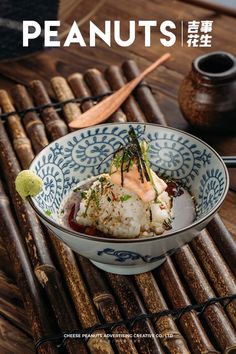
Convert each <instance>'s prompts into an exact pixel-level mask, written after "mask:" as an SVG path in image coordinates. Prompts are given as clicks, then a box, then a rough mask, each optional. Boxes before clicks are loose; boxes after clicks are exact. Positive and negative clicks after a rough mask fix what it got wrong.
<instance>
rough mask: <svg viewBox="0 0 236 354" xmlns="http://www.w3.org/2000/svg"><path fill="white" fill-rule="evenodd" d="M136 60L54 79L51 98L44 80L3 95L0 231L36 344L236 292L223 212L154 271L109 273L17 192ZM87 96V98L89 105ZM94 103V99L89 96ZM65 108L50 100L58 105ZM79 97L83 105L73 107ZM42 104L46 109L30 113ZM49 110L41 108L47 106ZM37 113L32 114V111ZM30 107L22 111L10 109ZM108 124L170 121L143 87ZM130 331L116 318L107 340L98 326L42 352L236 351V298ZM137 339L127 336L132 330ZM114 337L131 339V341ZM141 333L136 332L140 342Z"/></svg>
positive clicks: (143, 322)
mask: <svg viewBox="0 0 236 354" xmlns="http://www.w3.org/2000/svg"><path fill="white" fill-rule="evenodd" d="M138 73H139V70H138V68H137V66H136V64H135V62H134V61H127V62H124V63H123V65H122V67H118V66H111V67H109V68H108V69H107V70H106V71H105V73H104V74H103V73H101V72H100V71H98V70H97V69H90V70H88V71H87V72H86V73H85V74H84V75H82V74H79V73H75V74H73V75H71V76H70V77H68V78H63V77H54V78H52V79H51V86H52V89H53V92H54V97H49V95H48V93H47V91H46V89H45V86H44V83H43V82H41V81H38V80H35V81H32V82H30V83H29V85H28V87H27V88H26V87H24V86H22V85H16V86H15V87H14V89H13V90H12V91H11V92H6V91H4V90H0V107H1V110H2V113H6V115H5V118H6V119H5V122H4V123H3V122H0V177H1V180H0V235H1V244H4V246H5V247H6V249H7V253H8V256H9V258H10V261H11V264H12V266H13V271H14V274H15V277H16V280H17V283H18V286H19V288H20V290H21V292H22V297H23V301H24V305H25V309H26V312H27V315H28V319H29V323H30V326H31V330H32V334H33V337H34V340H35V342H37V341H38V340H40V339H41V338H42V337H45V336H48V335H49V336H53V335H55V334H58V333H60V332H68V331H72V330H74V329H81V328H83V329H86V328H88V327H93V326H96V325H98V324H99V323H110V322H119V321H121V320H122V319H123V320H127V319H130V318H134V317H135V316H137V315H142V314H145V313H148V314H153V313H157V312H160V311H163V310H167V309H176V308H181V307H186V306H189V305H191V304H196V303H204V302H206V301H208V300H209V299H212V298H215V297H224V296H228V295H232V294H236V279H235V275H236V269H235V263H236V246H235V243H234V242H233V240H232V238H231V235H230V234H229V232H228V230H227V229H226V227H225V226H224V224H223V222H222V220H221V219H220V217H219V216H218V215H217V216H216V217H215V218H214V219H213V221H212V222H211V223H210V224H209V227H208V228H207V230H204V231H203V232H202V233H201V234H200V235H199V236H198V237H197V238H195V239H194V240H193V241H192V242H191V243H190V244H188V245H185V246H184V247H182V248H181V249H179V250H178V251H177V252H176V253H175V254H174V255H173V256H172V257H167V260H166V262H165V263H164V264H163V265H161V267H159V268H158V269H156V270H155V271H153V272H149V273H144V274H140V275H136V276H122V275H114V274H110V273H105V272H102V271H100V270H99V269H97V268H95V267H94V266H93V265H92V264H91V263H90V262H89V261H88V260H87V259H84V258H82V257H81V256H79V255H77V254H74V253H73V252H72V251H71V250H70V249H69V248H68V247H67V246H65V245H64V244H62V243H61V242H60V241H59V240H58V239H57V238H55V237H54V235H53V234H51V233H50V232H48V231H47V230H45V228H44V227H43V226H42V225H40V223H39V222H38V220H37V218H36V216H35V214H34V212H33V211H32V209H31V208H30V206H29V205H28V204H27V202H24V201H22V200H21V199H20V198H19V196H18V195H17V193H16V192H15V189H14V180H15V177H16V175H17V174H18V172H19V171H20V169H21V168H27V167H28V166H29V163H30V161H31V160H32V158H33V157H34V155H35V154H37V153H38V152H39V151H41V150H42V149H43V148H44V147H45V146H46V145H47V144H48V143H49V142H50V141H52V140H55V139H57V138H59V137H61V136H63V135H65V134H67V133H68V126H67V124H68V123H69V122H70V121H71V120H73V119H74V118H75V117H78V115H79V114H81V112H84V111H86V110H88V109H89V108H91V107H92V106H93V105H94V104H95V101H94V99H95V98H96V99H98V98H101V97H104V96H106V95H107V94H109V93H110V92H111V91H112V90H117V89H119V88H120V87H121V86H122V85H124V83H125V82H126V81H127V80H131V79H132V78H134V77H135V76H137V75H138ZM85 97H86V99H85ZM88 98H90V99H88ZM62 101H63V102H64V104H59V105H58V104H57V103H55V104H51V103H52V102H62ZM77 101H80V104H78V103H77ZM35 106H37V107H38V106H41V109H40V110H35V109H34V108H33V107H35ZM42 107H44V109H42ZM32 108H33V109H32ZM22 110H24V111H26V112H25V114H24V115H21V117H20V115H19V114H17V113H14V114H10V115H8V114H7V113H9V112H21V111H22ZM109 121H110V122H125V121H138V122H154V123H161V124H166V123H165V119H164V117H163V114H162V113H161V111H160V109H159V107H158V104H157V102H156V100H155V97H154V96H153V94H152V92H151V89H150V88H149V86H148V85H147V84H146V83H145V82H144V83H142V84H141V85H139V87H138V88H137V89H136V91H135V92H134V95H132V96H130V97H129V98H128V99H127V100H126V102H125V103H124V104H123V106H122V107H121V109H120V110H118V111H117V112H116V113H114V114H113V115H112V116H111V117H110V119H109ZM140 317H141V319H139V320H138V321H133V323H132V326H131V327H128V326H125V325H124V323H126V322H119V325H117V326H113V328H112V330H111V332H112V334H113V335H114V338H113V339H112V340H108V339H107V338H106V337H105V336H102V334H104V333H105V330H104V329H103V328H102V327H98V329H97V330H96V334H101V336H98V335H97V336H91V337H90V338H89V339H88V340H87V341H83V340H79V339H68V340H66V341H65V343H64V344H65V345H64V346H62V347H60V348H59V347H58V346H57V345H56V342H53V341H46V342H44V343H42V344H41V345H40V347H39V348H38V352H39V353H47V354H48V353H76V354H78V353H79V354H83V353H88V352H91V353H94V354H97V353H98V354H108V353H120V354H121V353H122V354H123V353H124V354H125V353H127V354H132V353H133V354H134V353H142V354H144V353H145V354H146V353H231V354H232V353H236V332H235V328H236V300H234V301H231V302H229V303H228V302H224V303H212V304H210V306H207V307H206V308H205V310H204V311H203V312H202V314H200V315H198V313H197V311H196V310H194V309H192V310H191V311H187V312H183V313H182V315H181V316H178V318H175V317H174V316H171V315H168V314H167V315H166V316H162V317H160V318H158V319H157V320H156V321H152V319H149V318H147V317H145V316H144V317H142V316H140ZM129 333H130V334H133V336H128V334H129ZM116 334H123V335H124V336H126V338H125V340H124V339H122V338H120V337H116V336H115V335H116ZM135 334H140V336H139V337H138V336H135Z"/></svg>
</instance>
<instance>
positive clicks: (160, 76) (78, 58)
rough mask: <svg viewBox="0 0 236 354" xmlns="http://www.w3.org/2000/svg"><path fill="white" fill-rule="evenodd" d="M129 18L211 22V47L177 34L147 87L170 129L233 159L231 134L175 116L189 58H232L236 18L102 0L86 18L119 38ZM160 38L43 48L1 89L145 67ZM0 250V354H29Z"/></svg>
mask: <svg viewBox="0 0 236 354" xmlns="http://www.w3.org/2000/svg"><path fill="white" fill-rule="evenodd" d="M69 2H70V1H68V4H69ZM96 4H97V0H96V1H95V0H90V1H81V2H78V8H76V11H73V12H72V14H71V16H70V15H69V16H68V15H67V21H68V22H69V21H70V20H72V19H73V20H74V19H75V18H76V19H81V18H83V17H84V16H85V15H86V14H87V13H89V12H90V11H91V9H93V8H94V7H95V6H96ZM64 6H65V5H64ZM62 15H63V14H62ZM130 19H133V20H140V19H148V20H151V19H155V20H157V21H158V22H159V23H161V22H162V21H164V20H166V19H172V20H173V21H175V22H176V23H177V22H178V21H181V20H184V21H187V20H193V19H195V20H204V19H206V20H207V19H211V20H214V24H213V28H214V30H213V41H212V48H187V46H186V45H185V46H184V47H181V46H180V36H178V34H177V42H176V44H175V45H174V47H172V48H170V50H169V51H170V52H171V54H172V59H171V60H170V61H169V62H167V63H166V64H165V66H162V67H161V68H159V69H158V70H157V71H156V72H154V73H153V74H152V75H151V76H150V77H149V78H148V83H149V84H150V85H151V86H152V87H153V90H154V92H155V95H156V98H157V100H158V103H159V105H160V107H161V109H162V111H163V113H164V115H165V117H166V119H167V122H168V124H169V125H171V126H174V127H177V128H180V129H184V130H189V131H191V132H193V133H195V134H197V135H198V136H200V137H202V138H203V139H205V140H206V141H207V142H208V143H210V144H211V145H212V146H213V147H214V148H215V149H216V150H217V151H218V152H219V153H220V154H224V155H231V154H234V155H235V154H236V137H235V136H233V135H232V136H230V135H228V136H224V137H222V136H215V135H211V134H209V133H208V134H200V133H198V132H194V131H193V130H191V129H190V127H189V126H188V124H187V123H186V121H185V120H184V119H183V117H182V115H181V113H180V110H179V107H178V102H177V96H178V88H179V85H180V83H181V81H182V79H183V77H184V76H185V75H186V73H187V72H188V71H189V69H190V65H191V62H192V60H193V58H195V57H196V56H197V55H200V54H202V53H206V52H208V51H212V50H224V51H228V52H231V53H232V54H234V55H236V19H234V18H232V17H227V16H223V15H221V14H217V13H215V12H213V11H210V10H205V9H202V8H199V7H196V6H193V5H190V4H186V3H183V2H178V1H174V0H169V1H164V0H152V1H151V0H119V1H116V0H107V1H106V2H105V3H104V4H103V6H102V7H100V9H99V10H98V11H97V12H96V13H95V14H93V15H92V17H91V20H92V21H93V22H95V23H96V24H97V25H98V26H99V27H101V28H102V26H103V23H104V21H105V20H121V21H122V28H123V31H122V32H123V33H124V36H125V32H126V30H127V25H128V21H129V20H130ZM81 28H82V31H83V34H84V37H85V40H87V43H88V21H85V22H84V24H83V25H82V27H81ZM124 38H125V37H124ZM159 39H160V33H159V31H158V30H156V31H154V32H153V36H152V46H151V47H150V48H144V33H143V32H142V30H140V31H138V32H137V35H136V41H135V43H134V45H132V46H131V47H129V48H120V47H118V46H117V45H115V44H114V43H113V45H112V47H111V48H109V47H108V46H107V45H106V44H104V43H103V42H102V41H100V40H98V41H97V47H96V48H89V47H87V48H80V47H78V46H76V45H73V46H71V47H70V48H66V49H65V48H58V49H48V50H45V51H43V52H38V53H35V54H34V55H31V56H28V57H25V58H22V59H20V60H15V61H12V62H10V61H7V62H4V63H0V88H4V89H7V90H8V89H11V87H13V85H14V84H16V83H22V84H24V85H26V86H27V84H28V82H29V81H30V80H32V79H41V80H42V81H43V82H44V84H45V85H46V86H47V89H48V90H49V92H51V93H52V90H51V88H50V83H49V80H48V79H49V78H51V77H53V76H56V75H62V76H65V77H67V76H68V75H70V74H71V73H74V72H81V73H83V72H84V71H86V70H87V69H89V68H92V67H96V68H98V69H100V70H102V71H103V70H104V69H105V68H106V67H108V66H109V65H111V64H120V63H121V62H123V61H124V60H126V59H129V58H132V59H134V60H136V62H137V63H138V65H139V67H140V69H144V68H145V67H146V66H148V65H149V64H150V63H151V62H152V61H154V60H155V59H156V58H157V57H159V56H160V55H161V54H163V53H165V52H166V51H167V48H164V47H162V46H161V44H160V41H159ZM230 178H231V190H230V191H229V193H228V196H227V198H226V200H225V202H224V204H223V206H222V208H221V211H220V214H221V216H222V218H223V220H224V222H225V224H226V226H227V227H228V229H229V231H230V232H231V233H232V234H233V235H234V237H236V220H235V215H236V212H235V209H236V193H235V191H236V173H235V170H234V171H233V170H231V171H230ZM0 250H1V257H2V259H4V260H5V261H4V262H1V264H3V265H2V269H0V284H1V286H0V353H1V354H5V353H22V350H24V352H25V353H32V352H34V350H33V342H32V338H31V336H30V330H29V328H28V323H27V318H26V316H25V312H24V309H23V306H22V303H21V299H20V293H19V290H18V288H17V286H16V285H15V281H14V276H13V274H12V272H11V267H10V264H9V262H8V260H7V256H6V253H5V252H4V246H3V245H1V246H0ZM22 348H24V349H22Z"/></svg>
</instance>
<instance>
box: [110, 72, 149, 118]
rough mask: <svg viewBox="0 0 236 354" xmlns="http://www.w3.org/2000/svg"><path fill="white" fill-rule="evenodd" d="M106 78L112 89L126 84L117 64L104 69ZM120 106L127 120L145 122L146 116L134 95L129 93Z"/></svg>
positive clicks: (117, 88)
mask: <svg viewBox="0 0 236 354" xmlns="http://www.w3.org/2000/svg"><path fill="white" fill-rule="evenodd" d="M105 76H106V79H107V81H108V83H109V85H110V86H111V88H112V90H114V91H115V90H119V89H120V88H121V87H122V86H124V85H125V84H126V81H125V79H124V77H123V76H122V72H121V70H120V68H119V67H118V66H117V65H112V66H110V67H109V68H108V69H107V70H106V71H105ZM122 108H123V110H124V112H125V114H126V117H127V120H128V121H134V122H141V123H144V122H146V121H147V120H146V118H145V116H144V114H143V112H142V111H141V109H140V107H139V105H138V103H137V102H136V101H135V99H134V96H133V95H130V96H129V97H128V98H127V99H126V100H125V102H124V103H123V105H122Z"/></svg>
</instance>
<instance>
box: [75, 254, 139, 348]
mask: <svg viewBox="0 0 236 354" xmlns="http://www.w3.org/2000/svg"><path fill="white" fill-rule="evenodd" d="M77 259H78V261H79V264H80V267H81V269H82V271H83V275H84V277H85V279H86V282H87V286H88V287H89V289H90V293H91V294H92V297H93V302H94V304H95V306H96V308H97V309H98V311H99V314H100V315H101V316H102V317H103V318H104V319H105V321H106V322H108V323H109V322H110V323H111V322H118V321H120V320H122V317H121V314H120V310H119V307H118V305H117V304H116V300H115V298H114V296H113V295H112V294H111V292H110V291H109V288H108V285H107V284H106V282H105V278H104V274H103V273H101V272H100V271H99V270H98V268H96V267H94V266H93V265H92V263H91V262H90V261H89V260H88V259H86V258H84V257H81V256H78V257H77ZM112 333H113V334H114V335H120V334H121V335H125V336H126V337H124V338H122V337H115V339H114V342H115V344H116V347H117V349H118V351H119V353H122V354H137V353H138V352H137V350H136V348H135V346H134V344H133V341H132V339H131V338H129V337H128V335H129V332H128V330H127V328H126V327H125V326H118V327H116V328H115V329H114V330H113V332H112Z"/></svg>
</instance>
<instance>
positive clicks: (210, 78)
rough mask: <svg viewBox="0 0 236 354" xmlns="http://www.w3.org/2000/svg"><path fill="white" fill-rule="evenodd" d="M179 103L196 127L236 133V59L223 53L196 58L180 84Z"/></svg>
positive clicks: (213, 53)
mask: <svg viewBox="0 0 236 354" xmlns="http://www.w3.org/2000/svg"><path fill="white" fill-rule="evenodd" d="M179 104H180V109H181V111H182V113H183V115H184V117H185V118H186V120H187V121H188V122H189V123H190V124H191V125H192V126H194V127H195V128H198V129H201V130H208V131H214V132H219V133H223V132H224V133H226V132H236V58H235V57H234V56H233V55H231V54H229V53H226V52H212V53H209V54H205V55H202V56H200V57H197V58H196V59H195V60H194V61H193V63H192V70H191V71H190V73H189V74H188V75H187V77H186V78H185V79H184V80H183V82H182V84H181V86H180V90H179Z"/></svg>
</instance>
